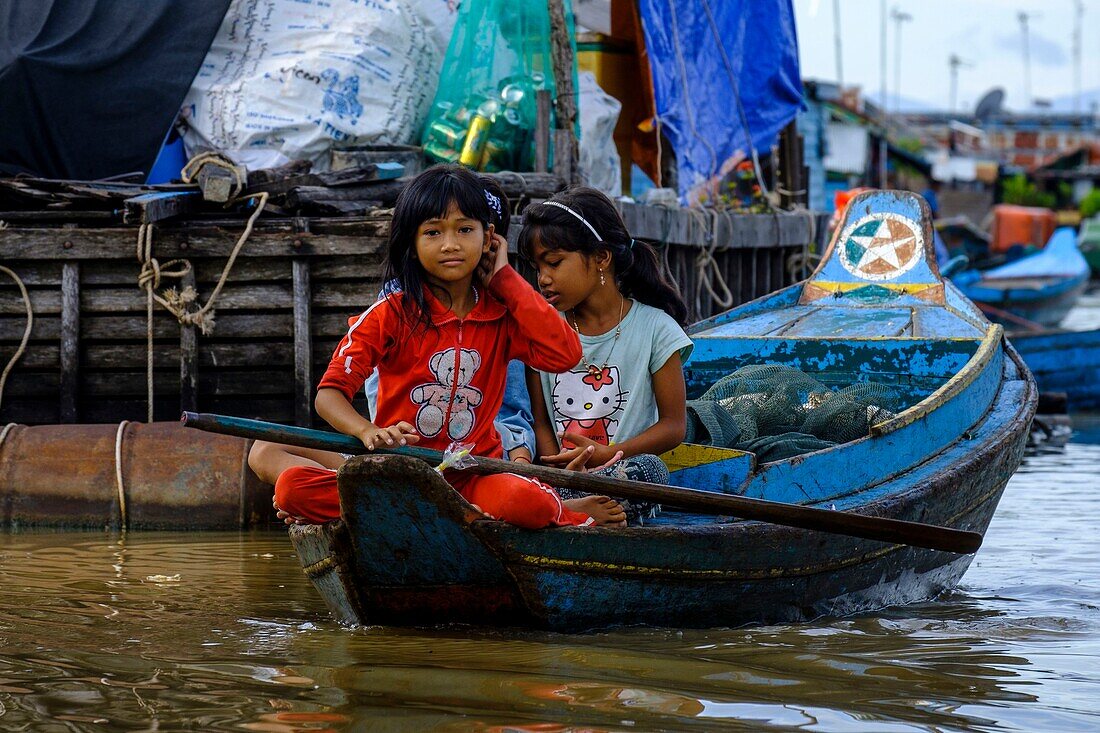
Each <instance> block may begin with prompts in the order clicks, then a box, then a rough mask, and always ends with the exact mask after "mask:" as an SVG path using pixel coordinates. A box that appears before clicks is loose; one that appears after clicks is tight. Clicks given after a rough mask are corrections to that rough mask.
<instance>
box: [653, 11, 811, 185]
mask: <svg viewBox="0 0 1100 733" xmlns="http://www.w3.org/2000/svg"><path fill="white" fill-rule="evenodd" d="M640 8H641V13H642V27H643V29H644V33H645V42H646V50H647V51H648V53H649V63H650V68H651V71H652V74H653V89H654V94H655V97H656V103H657V116H658V118H659V120H660V123H661V129H662V131H663V132H664V133H665V135H666V136H667V137H668V139H669V141H670V142H671V143H672V146H673V149H674V150H675V151H676V162H677V166H678V181H679V188H680V195H681V196H682V197H684V198H685V200H686V201H688V202H691V201H692V200H695V199H697V198H698V195H699V194H700V193H702V192H703V191H704V190H705V187H706V183H707V181H708V180H709V179H712V178H713V177H715V176H718V175H721V174H723V173H725V172H726V170H727V169H728V168H729V166H730V165H731V164H732V163H736V162H737V160H739V159H740V158H741V157H744V156H745V155H746V154H747V153H748V152H749V147H748V140H749V139H751V141H752V145H753V146H754V147H755V148H756V149H757V150H758V151H760V152H761V154H763V153H766V152H767V151H768V150H769V149H770V148H771V146H772V145H774V144H775V142H776V137H777V136H778V135H779V131H780V130H781V129H783V127H784V126H786V124H787V123H788V122H790V121H791V120H793V119H794V118H795V116H796V115H797V114H798V111H799V110H800V109H801V106H802V80H801V76H800V74H799V69H798V39H797V36H796V34H795V26H794V9H793V8H792V6H791V2H790V0H641V2H640ZM738 98H740V102H741V105H740V106H741V109H740V110H739V109H738ZM742 111H743V114H742ZM746 127H747V128H748V130H747V132H746ZM724 166H725V167H724Z"/></svg>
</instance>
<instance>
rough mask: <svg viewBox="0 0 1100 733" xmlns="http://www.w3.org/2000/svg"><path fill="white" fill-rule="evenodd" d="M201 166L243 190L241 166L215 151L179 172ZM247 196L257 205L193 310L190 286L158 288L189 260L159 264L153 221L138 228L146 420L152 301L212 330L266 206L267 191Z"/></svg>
mask: <svg viewBox="0 0 1100 733" xmlns="http://www.w3.org/2000/svg"><path fill="white" fill-rule="evenodd" d="M203 165H217V166H218V167H221V168H226V169H228V170H230V171H231V172H232V173H233V176H234V179H235V180H234V196H236V194H238V193H239V192H240V191H243V190H244V185H245V183H244V179H243V175H242V174H241V171H240V169H239V168H238V167H236V166H234V165H233V164H232V163H231V162H229V161H228V160H227V159H225V158H224V157H223V156H220V155H218V154H216V153H202V154H200V155H197V156H195V157H194V158H192V159H191V160H189V161H188V162H187V165H186V166H184V168H183V171H182V172H181V174H180V175H181V178H182V179H183V181H184V182H185V183H187V182H190V181H191V178H192V177H193V176H195V175H197V174H198V171H199V170H200V169H201V168H202V166H203ZM249 198H251V199H252V200H254V201H255V202H256V208H255V210H254V211H253V212H252V214H251V215H250V216H249V217H248V222H247V223H246V224H245V228H244V231H243V232H241V235H240V237H238V238H237V243H236V244H235V245H233V249H232V251H231V252H230V253H229V259H228V260H226V263H225V267H224V268H222V274H221V277H219V278H218V284H217V285H215V286H214V291H213V292H212V293H211V294H210V297H209V298H207V300H206V303H205V305H202V306H201V307H199V308H198V309H197V310H192V304H194V303H197V302H198V297H199V294H198V292H197V291H196V290H195V289H194V288H193V287H191V286H190V285H188V286H187V287H185V288H184V289H183V290H182V291H178V290H176V289H175V288H168V289H167V290H164V291H160V287H161V281H162V279H166V278H168V279H180V278H183V277H186V276H187V275H188V274H190V273H191V271H192V267H191V263H190V262H189V261H188V260H185V259H174V260H169V261H168V262H166V263H164V264H163V265H162V264H160V262H158V261H157V259H156V258H155V257H154V256H153V224H142V225H141V226H140V227H138V236H137V260H138V262H139V263H140V264H141V272H140V273H139V274H138V287H139V288H141V289H142V290H144V291H145V325H146V328H145V348H146V362H145V379H146V399H147V402H148V405H147V415H148V420H149V422H153V303H154V301H155V302H157V303H160V305H161V306H162V307H163V308H164V309H165V310H167V311H168V312H169V313H171V314H172V315H173V316H175V317H176V320H177V321H179V322H180V324H182V325H187V326H197V327H198V329H199V330H200V331H201V332H202V334H203V335H204V336H205V335H208V334H210V333H211V332H213V330H214V303H215V302H216V301H217V299H218V295H219V294H220V293H221V291H222V287H224V286H225V282H226V280H228V279H229V273H230V272H231V271H232V269H233V263H234V262H236V260H237V255H238V254H240V252H241V249H242V248H243V247H244V244H245V242H247V241H248V237H249V236H250V235H251V234H252V227H253V226H254V225H255V224H256V219H258V218H259V216H260V214H261V213H262V212H263V210H264V207H265V206H266V205H267V199H268V194H267V192H266V191H265V192H261V193H259V194H257V195H256V196H254V197H249ZM238 201H239V199H238V198H231V199H230V201H228V202H227V203H226V206H229V205H231V204H235V203H237V202H238Z"/></svg>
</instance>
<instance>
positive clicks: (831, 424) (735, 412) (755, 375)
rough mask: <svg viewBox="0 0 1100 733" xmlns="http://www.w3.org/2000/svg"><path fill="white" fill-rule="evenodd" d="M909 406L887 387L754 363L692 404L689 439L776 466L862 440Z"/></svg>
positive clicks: (722, 379) (690, 407) (690, 408)
mask: <svg viewBox="0 0 1100 733" xmlns="http://www.w3.org/2000/svg"><path fill="white" fill-rule="evenodd" d="M905 407H906V405H904V404H901V401H900V398H899V397H898V394H897V391H896V390H895V389H893V388H891V387H889V386H888V385H884V384H879V383H876V382H863V383H859V384H854V385H851V386H849V387H845V388H844V389H840V390H832V389H829V387H827V386H826V385H825V384H823V383H821V382H819V381H818V380H816V379H814V378H813V377H811V376H809V375H808V374H806V373H804V372H802V371H799V370H798V369H793V368H791V367H789V366H786V365H783V364H755V365H752V366H746V367H742V368H741V369H738V370H737V371H735V372H733V373H732V374H728V375H726V376H725V377H722V378H721V379H719V380H718V381H717V382H715V383H714V385H712V386H711V388H710V389H708V390H707V391H706V392H705V393H704V394H703V396H702V397H700V398H699V399H697V400H692V401H690V402H688V404H687V408H688V429H687V436H686V441H687V442H689V443H691V442H699V443H704V444H707V445H716V446H720V447H723V448H737V449H738V450H744V451H749V452H751V453H755V454H756V456H757V460H759V461H761V462H768V461H778V460H782V459H784V458H790V457H792V456H796V455H801V454H803V453H809V452H811V451H816V450H822V449H824V448H828V447H830V446H833V445H838V444H840V443H847V442H850V441H853V440H858V439H859V438H862V437H865V436H867V435H868V434H869V433H870V430H871V426H872V425H874V424H875V423H878V422H882V421H883V420H887V419H889V418H891V417H893V416H894V415H895V412H894V410H903V409H905Z"/></svg>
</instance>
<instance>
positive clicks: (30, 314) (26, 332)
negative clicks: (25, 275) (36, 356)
mask: <svg viewBox="0 0 1100 733" xmlns="http://www.w3.org/2000/svg"><path fill="white" fill-rule="evenodd" d="M0 272H3V273H4V274H5V275H7V276H8V277H10V278H11V279H12V280H14V281H15V284H16V286H18V288H19V293H20V294H21V295H22V296H23V304H24V305H26V307H27V326H26V327H25V328H24V329H23V338H22V340H21V341H20V342H19V348H18V349H16V350H15V356H13V357H12V358H11V359H10V360H9V361H8V365H7V366H6V367H4V372H3V374H0V404H3V402H4V384H5V383H6V382H7V381H8V375H9V374H11V370H12V369H14V368H15V362H17V361H19V357H21V356H23V352H25V351H26V350H27V342H28V341H30V339H31V328H32V327H33V326H34V309H33V308H31V296H30V295H29V294H28V293H27V286H26V285H24V284H23V281H22V280H20V279H19V276H18V275H16V274H15V272H14V271H12V270H10V269H8V268H7V267H4V266H3V265H0ZM4 434H5V435H6V434H7V428H5V433H4Z"/></svg>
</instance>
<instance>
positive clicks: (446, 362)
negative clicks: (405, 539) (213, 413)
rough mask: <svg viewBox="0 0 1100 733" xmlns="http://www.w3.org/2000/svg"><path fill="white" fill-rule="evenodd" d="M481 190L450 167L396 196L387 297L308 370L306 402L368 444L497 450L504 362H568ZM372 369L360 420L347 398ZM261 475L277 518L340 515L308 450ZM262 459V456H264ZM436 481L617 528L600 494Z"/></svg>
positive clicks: (508, 515) (325, 464) (322, 469)
mask: <svg viewBox="0 0 1100 733" xmlns="http://www.w3.org/2000/svg"><path fill="white" fill-rule="evenodd" d="M490 197H491V194H488V193H487V192H486V191H485V189H484V187H483V186H482V185H481V182H480V181H479V180H478V178H477V176H476V175H475V174H474V173H472V172H470V171H468V170H466V169H464V168H461V167H459V166H436V167H434V168H431V169H429V170H427V171H425V172H424V173H422V174H420V175H419V176H417V177H416V178H415V179H414V180H413V181H411V182H410V183H409V184H408V185H407V186H406V187H405V188H404V189H403V190H402V192H401V194H400V195H399V196H398V199H397V204H396V207H395V209H394V213H393V221H392V223H391V225H390V237H389V253H388V259H387V263H386V274H385V279H386V281H389V280H390V279H396V280H398V281H399V283H400V285H401V292H399V293H392V294H389V295H387V296H386V297H385V298H383V299H382V300H380V301H378V302H377V303H375V304H374V305H372V306H371V307H370V308H368V309H367V310H366V311H364V312H363V313H361V314H360V315H359V316H357V317H355V318H352V319H350V320H349V324H350V328H349V329H348V333H347V335H346V336H345V337H344V339H343V340H342V341H341V342H340V344H339V345H338V346H337V348H336V352H335V353H334V354H333V356H332V361H331V362H330V363H329V367H328V369H327V371H326V372H325V374H324V376H323V377H322V378H321V382H320V385H319V387H318V390H317V397H316V400H315V402H314V404H315V406H316V408H317V413H318V414H319V415H320V416H321V417H322V418H324V419H325V420H326V421H328V423H329V424H330V425H332V426H333V427H334V428H336V429H337V430H339V431H340V432H342V433H345V434H347V435H352V436H355V437H357V438H359V439H360V440H362V441H363V445H365V446H366V447H367V448H368V449H371V450H373V449H374V448H375V447H378V446H382V445H385V446H397V445H408V444H413V443H420V444H422V445H425V446H426V447H429V448H435V449H437V450H443V449H446V448H447V446H448V445H450V443H452V442H455V441H457V442H461V443H468V444H473V446H474V448H473V450H472V453H473V455H475V456H478V455H480V456H489V457H492V458H500V457H501V454H502V450H501V444H500V436H499V435H498V434H497V432H496V429H495V428H494V426H493V420H494V418H495V417H496V414H497V411H498V410H499V408H500V404H501V400H502V398H503V394H504V382H505V376H506V372H507V365H508V361H509V360H510V359H513V358H517V359H520V360H521V361H523V362H524V363H526V364H528V365H530V366H532V367H534V368H536V369H542V370H544V371H549V372H562V371H566V370H568V369H571V368H572V367H574V366H575V365H576V364H577V362H578V361H579V360H580V358H581V349H580V343H579V340H578V338H577V335H576V333H575V332H574V331H573V330H572V329H571V328H570V327H569V325H568V324H567V323H566V322H565V321H564V320H562V319H561V318H560V317H559V316H558V315H557V313H556V312H555V310H554V309H553V307H551V306H550V305H549V304H547V303H546V302H545V301H544V300H543V299H542V298H541V297H540V296H539V295H538V294H537V293H536V292H535V291H534V290H533V289H532V288H531V286H530V285H528V284H527V282H526V281H525V280H524V279H523V278H522V277H520V275H519V274H518V273H517V272H516V271H515V270H513V269H512V268H511V267H510V266H509V265H508V251H507V243H506V242H505V241H504V240H503V239H502V238H500V237H499V236H496V237H494V232H493V227H492V226H491V225H490V224H489V220H490V211H489V209H490V206H492V198H490ZM375 367H377V368H378V374H379V391H378V403H377V407H376V413H375V416H374V422H371V421H369V420H367V419H366V418H364V417H363V416H362V415H360V414H359V412H358V411H357V410H356V409H355V408H354V407H353V406H352V404H351V400H352V397H353V396H354V395H355V394H356V393H357V392H358V391H359V390H360V389H362V388H363V383H364V382H365V380H366V378H367V376H369V375H370V373H371V371H372V370H374V368H375ZM282 455H283V457H282V458H280V459H279V460H282V461H284V462H285V463H287V464H290V465H289V467H287V468H285V470H282V471H281V472H280V473H279V476H278V480H277V481H276V483H275V504H276V505H277V506H278V508H279V509H280V510H281V514H286V515H289V516H290V517H292V518H295V519H297V520H299V521H309V522H326V521H330V520H333V519H337V518H338V517H339V516H340V501H339V495H338V493H337V488H336V473H335V470H333V467H332V466H331V465H329V461H327V460H320V461H317V460H312V459H313V458H314V456H311V454H310V453H309V452H308V451H298V452H294V453H290V452H284V453H283V454H282ZM272 462H275V461H272ZM444 477H445V478H446V479H447V481H448V482H450V484H451V485H452V486H453V487H454V488H455V489H456V490H458V492H459V493H460V494H462V496H463V497H465V498H466V499H467V501H469V502H470V503H471V504H475V505H477V506H478V507H479V508H480V509H481V510H482V511H483V512H485V513H487V514H489V515H490V516H492V517H494V518H497V519H502V520H504V521H507V522H511V523H513V524H516V525H519V526H521V527H527V528H531V529H538V528H541V527H548V526H564V525H587V524H615V525H619V524H622V522H623V519H624V514H623V510H622V508H621V506H620V505H619V504H618V503H617V502H615V501H614V500H612V499H608V498H607V497H604V496H595V497H583V498H581V499H574V500H570V501H569V502H563V501H562V499H561V498H560V497H559V496H558V494H557V492H555V491H554V489H552V488H551V487H549V486H546V485H545V484H542V483H540V482H538V481H535V480H533V479H528V478H524V477H521V476H517V475H515V474H497V475H492V476H476V475H473V474H468V473H462V472H460V471H451V470H448V471H447V472H445V473H444Z"/></svg>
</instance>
